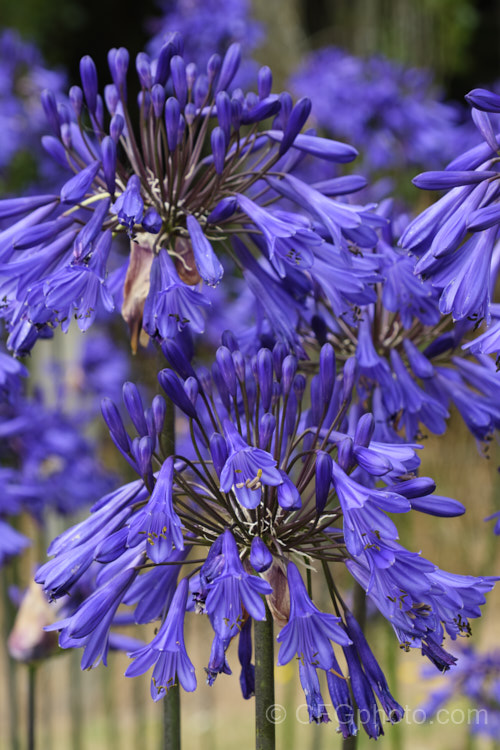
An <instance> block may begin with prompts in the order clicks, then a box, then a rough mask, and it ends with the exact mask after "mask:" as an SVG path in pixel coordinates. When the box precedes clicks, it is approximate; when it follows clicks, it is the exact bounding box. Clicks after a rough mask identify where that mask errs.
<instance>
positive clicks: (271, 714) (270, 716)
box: [266, 703, 286, 724]
mask: <svg viewBox="0 0 500 750" xmlns="http://www.w3.org/2000/svg"><path fill="white" fill-rule="evenodd" d="M266 718H267V720H268V721H269V723H270V724H283V722H284V721H285V719H286V708H285V707H284V706H280V704H279V703H273V705H272V706H269V707H268V709H267V711H266Z"/></svg>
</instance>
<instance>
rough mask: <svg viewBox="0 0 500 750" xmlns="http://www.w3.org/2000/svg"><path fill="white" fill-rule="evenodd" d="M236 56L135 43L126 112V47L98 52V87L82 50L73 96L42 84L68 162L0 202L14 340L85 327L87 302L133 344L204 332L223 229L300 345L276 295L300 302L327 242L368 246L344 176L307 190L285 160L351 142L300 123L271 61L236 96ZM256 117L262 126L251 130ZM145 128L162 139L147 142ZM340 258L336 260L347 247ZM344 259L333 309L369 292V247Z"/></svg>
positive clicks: (55, 144)
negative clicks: (203, 58)
mask: <svg viewBox="0 0 500 750" xmlns="http://www.w3.org/2000/svg"><path fill="white" fill-rule="evenodd" d="M186 54H187V53H186ZM240 57H241V55H240V48H239V46H238V44H237V43H233V44H232V45H231V46H230V47H229V48H228V50H227V52H226V53H225V55H224V58H223V59H221V58H220V57H219V56H218V55H212V56H211V57H210V59H209V60H208V62H207V64H206V68H205V69H202V68H200V69H196V68H195V67H193V66H192V65H191V63H190V61H189V58H188V57H186V55H185V53H184V52H183V41H182V38H181V36H180V35H179V34H173V35H172V37H171V38H170V39H168V40H167V41H166V42H165V43H164V44H163V46H162V47H161V48H160V50H159V51H158V56H157V57H156V58H155V59H151V58H150V57H149V56H148V55H146V54H145V53H139V55H138V57H137V61H136V69H137V75H138V77H139V83H140V86H141V92H140V96H139V100H138V108H139V114H140V116H139V117H138V118H135V117H134V116H133V115H132V113H131V112H130V108H131V102H130V101H129V100H128V99H127V68H128V63H129V53H128V52H127V50H126V49H124V48H120V49H113V50H111V51H110V53H109V56H108V62H109V67H110V72H111V77H112V80H113V83H111V84H109V85H107V86H106V87H105V89H104V97H101V94H100V93H99V84H98V75H97V69H96V66H95V64H94V62H93V61H92V59H91V58H90V57H89V56H88V55H87V56H85V57H83V58H82V60H81V63H80V76H81V87H79V86H73V87H72V88H71V90H70V93H69V102H70V105H71V106H70V107H68V106H65V107H64V108H61V107H59V108H58V106H57V101H56V98H55V96H54V95H53V94H52V93H51V92H48V93H46V94H44V100H43V101H44V108H45V113H46V115H47V119H48V121H49V124H50V126H51V130H52V133H53V134H52V135H50V136H46V137H45V139H44V145H45V147H46V149H47V150H48V151H49V153H50V154H51V156H52V157H53V158H54V159H55V161H56V162H58V163H59V164H60V165H61V166H62V167H63V168H65V169H66V170H69V174H68V179H67V180H66V181H65V182H64V183H63V184H62V186H61V188H60V190H59V191H56V192H54V193H53V194H46V195H43V196H34V197H33V198H31V199H26V198H25V197H23V198H9V199H6V200H3V201H1V202H0V219H2V224H3V227H4V228H3V231H2V232H0V266H1V271H2V284H1V287H2V296H4V297H5V306H4V307H3V313H2V314H3V317H4V318H5V319H6V321H7V325H8V328H9V330H10V337H9V341H8V346H9V347H10V348H11V349H13V350H14V351H15V352H17V353H19V354H21V353H22V354H24V353H26V352H27V351H29V349H30V348H31V347H32V346H33V344H34V342H35V341H36V339H37V338H38V337H40V336H43V335H46V334H48V333H50V332H51V331H52V328H53V327H55V326H57V325H59V324H61V325H63V326H64V327H65V328H66V327H67V325H68V321H69V319H70V317H71V316H72V315H73V312H75V314H76V317H77V318H78V319H79V321H80V327H83V328H87V327H88V326H89V325H90V324H91V322H93V320H94V315H95V312H94V310H95V308H96V306H97V304H98V302H99V303H102V305H103V306H104V308H105V309H106V310H108V311H109V310H111V309H112V308H113V305H114V306H115V307H118V306H120V307H121V314H122V317H123V318H124V319H125V320H126V321H127V323H128V324H129V327H130V332H131V340H132V348H133V349H134V350H135V349H136V348H137V346H138V344H139V341H140V342H141V343H145V341H147V338H148V337H153V338H156V339H158V340H160V341H161V340H162V339H163V340H164V339H171V338H174V337H175V335H176V334H177V333H179V332H182V330H183V329H184V328H188V329H191V331H193V332H195V333H197V332H201V331H202V330H203V328H204V321H203V310H204V308H206V307H207V306H208V304H207V298H206V296H205V294H206V293H205V290H204V287H203V285H204V284H205V285H207V286H214V285H217V284H218V283H219V282H220V281H221V279H222V277H223V273H224V263H223V262H221V258H220V254H221V251H223V250H224V247H225V245H224V242H223V241H225V240H226V239H227V238H230V239H231V240H233V239H234V247H233V248H232V249H231V250H230V252H229V256H230V258H231V260H232V262H236V263H237V265H238V266H239V267H240V270H241V271H242V272H243V274H244V275H245V276H246V280H247V284H248V287H249V288H250V289H251V290H252V292H253V294H254V296H255V297H256V300H257V302H259V303H262V304H263V306H264V310H265V316H266V318H267V320H268V322H269V324H270V326H271V328H272V330H273V331H274V332H275V335H277V336H278V337H279V338H281V339H282V340H283V341H285V342H287V343H288V344H289V345H293V346H294V347H295V348H296V349H297V351H301V342H300V336H299V335H298V334H297V333H296V332H295V331H294V325H293V323H292V322H291V321H290V320H288V321H284V320H282V318H283V317H284V316H283V313H282V314H281V316H280V315H279V312H278V311H279V308H280V307H281V308H282V307H284V306H285V303H286V301H287V300H288V299H291V300H293V301H292V303H291V304H292V305H293V306H294V307H296V311H297V314H296V317H297V318H298V316H299V314H302V315H303V311H304V305H303V303H301V302H299V299H300V298H301V297H302V298H303V296H304V293H307V291H308V290H309V291H310V290H311V279H313V280H314V279H316V278H320V277H322V276H323V275H324V273H323V272H324V271H325V269H326V268H327V267H328V262H329V259H330V258H331V260H332V262H334V263H336V262H337V261H338V258H337V261H336V260H335V256H337V255H338V253H339V252H340V253H342V251H343V250H346V251H347V250H348V248H353V247H354V245H356V244H358V243H359V244H360V245H361V246H362V247H365V248H367V247H373V245H374V244H375V243H376V241H377V236H376V234H375V232H374V231H373V230H372V229H371V227H370V222H371V218H370V217H371V215H372V213H373V205H370V206H366V207H365V206H362V205H360V204H356V205H354V204H350V203H349V202H348V200H347V198H346V197H345V196H346V195H347V194H348V193H349V192H350V190H351V188H352V189H356V184H355V183H349V184H348V185H347V186H346V185H345V184H339V185H338V187H337V188H336V189H334V188H333V187H332V186H331V185H329V186H328V187H325V190H326V192H322V188H321V185H319V186H318V185H316V187H314V188H313V187H311V186H308V185H306V183H305V182H304V181H303V180H301V179H300V178H299V177H298V176H295V175H294V174H293V172H294V171H295V168H296V166H297V161H300V160H301V159H302V158H306V157H308V158H310V159H312V160H313V161H315V162H322V161H326V162H333V163H337V162H339V163H344V162H347V161H352V160H353V159H354V158H355V157H356V150H355V149H353V148H352V147H351V146H348V145H345V144H340V143H338V142H335V143H333V142H331V141H329V140H328V139H325V138H321V137H317V136H315V135H313V134H311V133H305V134H304V133H301V130H302V129H303V127H304V125H305V121H306V119H307V116H308V114H309V111H310V102H309V101H308V100H307V99H302V100H301V101H299V102H297V104H296V105H295V106H293V105H291V99H290V97H289V95H288V94H286V93H283V94H277V93H273V92H272V76H271V73H270V71H269V69H268V68H263V69H262V70H261V71H260V73H259V75H258V89H259V93H258V94H254V93H253V92H249V93H248V94H244V93H243V92H242V91H241V89H239V88H237V87H236V85H235V83H234V78H235V76H236V74H237V71H238V68H239V64H240ZM270 118H273V119H272V123H271V125H272V127H271V128H269V127H267V129H266V126H268V125H269V122H268V121H269V120H270ZM87 119H88V122H89V128H86V129H85V130H84V129H83V125H82V123H83V122H84V121H87ZM135 119H138V120H139V122H140V125H139V128H138V130H137V132H136V131H135V130H134V127H133V125H132V123H133V121H134V120H135ZM259 124H260V125H261V126H263V127H264V129H263V130H262V132H261V134H260V135H259V137H256V136H255V133H254V126H255V125H259ZM152 132H157V133H158V136H159V137H158V138H154V139H153V140H151V137H150V136H151V133H152ZM205 146H206V148H205ZM207 153H208V154H209V155H208V156H207V155H206V154H207ZM181 154H182V157H181V156H180V155H181ZM181 165H182V166H181ZM271 172H272V175H271V174H270V173H271ZM273 175H280V177H276V176H273ZM266 177H269V181H268V183H264V182H263V179H264V178H266ZM332 191H333V192H332ZM336 191H337V192H338V194H339V196H340V197H339V199H338V200H334V198H333V197H332V195H335V194H336ZM280 196H281V197H280ZM304 196H307V200H306V199H305V198H304ZM290 204H292V209H293V212H292V210H290ZM304 208H306V209H307V212H306V213H304V212H303V209H304ZM299 213H300V214H302V215H300V216H299ZM110 233H111V234H113V235H114V237H118V236H122V237H126V238H127V239H128V241H129V242H130V253H129V256H128V258H126V257H124V256H123V251H122V246H120V243H119V242H114V243H113V244H112V246H111V247H108V244H109V243H108V239H107V238H108V237H109V236H110ZM326 238H329V239H330V240H331V241H332V242H333V244H328V245H327V244H326V243H325V239H326ZM238 239H239V240H243V241H244V247H246V248H247V250H246V252H244V251H243V250H242V249H241V247H239V246H238ZM337 245H338V247H337ZM18 249H22V250H23V257H22V258H21V259H19V258H18V253H17V252H16V250H18ZM235 254H236V256H237V258H235ZM342 254H343V253H342ZM166 255H168V256H169V257H170V259H171V262H170V263H166V262H165V256H166ZM316 255H318V264H319V265H318V267H315V263H316ZM161 256H163V259H162V257H161ZM260 261H262V263H263V265H262V266H261V265H260ZM343 263H344V265H345V266H346V274H348V270H347V261H346V259H345V258H344V259H343ZM353 263H354V265H360V266H362V267H363V271H364V273H363V274H362V275H359V276H358V278H357V280H356V284H355V290H353V289H352V286H353V280H352V274H351V275H350V276H349V277H348V278H346V280H345V282H344V283H343V282H342V279H340V283H339V284H338V286H339V287H340V288H339V290H338V291H337V293H336V294H337V297H338V298H339V300H342V301H344V300H345V302H346V310H345V313H346V314H347V313H348V310H349V309H350V308H351V307H352V305H353V304H359V303H360V302H364V303H367V302H369V301H370V300H371V299H372V298H373V292H372V289H371V287H370V285H371V284H372V283H374V281H375V280H376V279H377V278H378V276H377V260H376V259H371V260H366V259H365V260H364V261H363V262H362V263H361V262H358V261H357V260H356V259H354V261H353ZM306 272H307V273H306ZM329 275H330V276H331V277H333V276H334V273H333V271H332V270H331V271H330V274H329ZM262 284H264V291H262ZM120 286H122V292H120ZM284 286H288V289H284V288H283V287H284ZM272 287H274V288H275V290H272ZM280 293H281V295H282V296H283V295H284V296H283V299H282V300H278V294H280ZM327 293H329V289H328V292H327ZM143 331H144V332H145V334H144V333H143ZM141 333H142V335H141Z"/></svg>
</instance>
